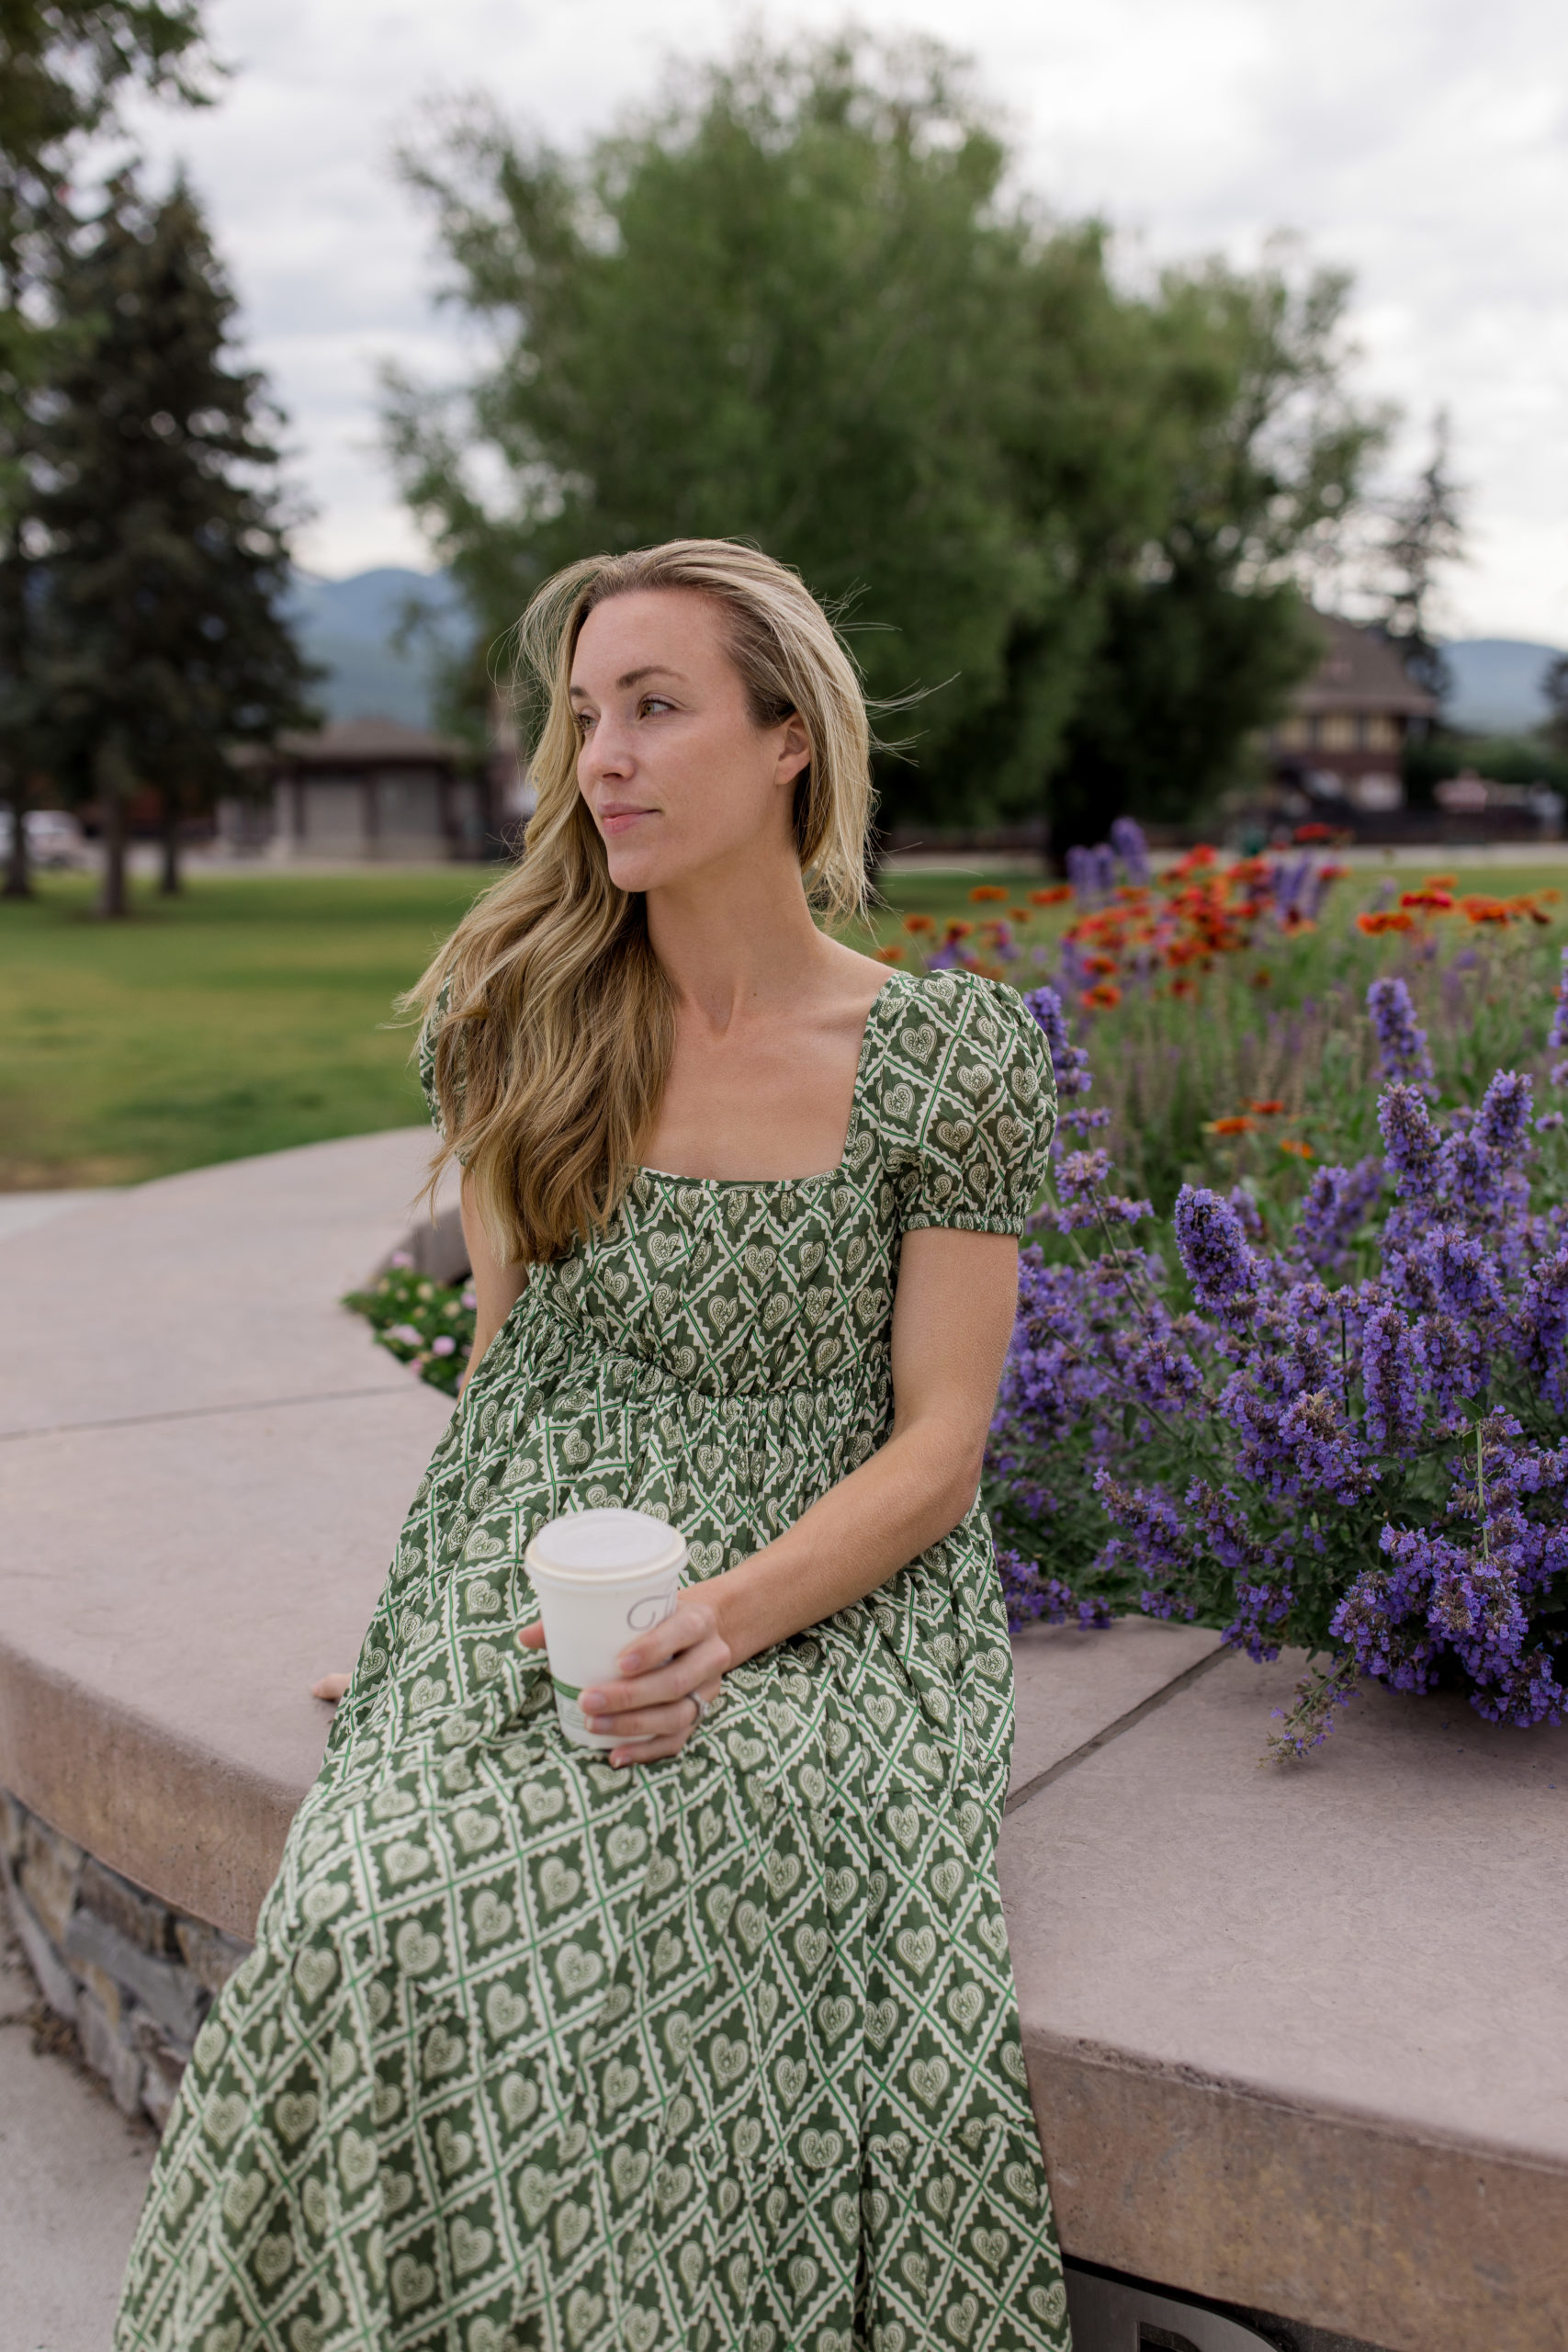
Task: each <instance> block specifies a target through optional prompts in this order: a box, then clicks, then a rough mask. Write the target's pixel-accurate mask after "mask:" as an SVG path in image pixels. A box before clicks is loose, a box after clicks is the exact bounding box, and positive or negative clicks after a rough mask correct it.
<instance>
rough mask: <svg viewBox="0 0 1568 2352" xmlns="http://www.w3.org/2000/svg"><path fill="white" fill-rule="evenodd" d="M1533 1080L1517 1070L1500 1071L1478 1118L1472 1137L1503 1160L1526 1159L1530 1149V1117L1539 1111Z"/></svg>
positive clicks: (1486, 1094) (1483, 1099)
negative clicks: (1532, 1113)
mask: <svg viewBox="0 0 1568 2352" xmlns="http://www.w3.org/2000/svg"><path fill="white" fill-rule="evenodd" d="M1534 1096H1535V1086H1534V1081H1533V1080H1531V1079H1529V1078H1527V1077H1524V1076H1522V1075H1521V1074H1520V1073H1519V1072H1518V1071H1517V1070H1511V1069H1500V1070H1498V1071H1496V1072H1495V1075H1494V1076H1493V1079H1492V1080H1491V1083H1490V1084H1489V1085H1488V1087H1487V1089H1486V1091H1485V1093H1484V1094H1483V1096H1482V1098H1481V1108H1480V1110H1479V1111H1478V1112H1477V1113H1476V1114H1475V1125H1474V1128H1473V1129H1472V1133H1473V1134H1474V1136H1475V1138H1476V1140H1477V1142H1478V1143H1481V1144H1483V1145H1484V1146H1485V1147H1486V1148H1487V1150H1489V1151H1495V1153H1496V1154H1497V1157H1498V1158H1499V1159H1502V1160H1505V1161H1517V1160H1519V1159H1523V1158H1524V1156H1525V1154H1526V1152H1528V1151H1529V1148H1530V1114H1531V1112H1532V1111H1533V1110H1534V1108H1535V1101H1534Z"/></svg>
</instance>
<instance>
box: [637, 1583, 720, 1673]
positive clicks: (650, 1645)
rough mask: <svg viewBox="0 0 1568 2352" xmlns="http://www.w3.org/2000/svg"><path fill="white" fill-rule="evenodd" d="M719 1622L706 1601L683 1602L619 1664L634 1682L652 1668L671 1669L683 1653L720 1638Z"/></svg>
mask: <svg viewBox="0 0 1568 2352" xmlns="http://www.w3.org/2000/svg"><path fill="white" fill-rule="evenodd" d="M717 1630H718V1621H717V1620H716V1617H715V1615H714V1612H713V1609H712V1607H711V1605H710V1604H709V1603H708V1602H707V1601H705V1600H683V1601H682V1603H681V1605H680V1607H679V1608H678V1609H676V1610H674V1611H672V1612H671V1615H670V1616H668V1617H666V1618H665V1620H664V1622H663V1623H662V1624H660V1625H655V1626H653V1627H651V1628H650V1629H649V1632H648V1633H646V1634H639V1636H638V1638H637V1640H636V1641H635V1642H632V1643H629V1644H628V1645H627V1646H626V1648H625V1649H624V1650H623V1651H622V1652H621V1654H620V1657H618V1658H617V1659H616V1660H615V1664H616V1666H617V1667H618V1668H620V1671H621V1673H622V1675H623V1677H624V1678H625V1679H626V1680H628V1681H629V1680H630V1679H632V1678H633V1677H634V1676H635V1675H638V1674H647V1673H649V1671H650V1670H651V1669H652V1668H656V1667H660V1666H667V1665H668V1664H669V1663H670V1660H671V1658H672V1657H679V1655H680V1654H681V1652H682V1650H689V1649H694V1648H695V1646H696V1645H697V1644H698V1643H699V1642H705V1641H711V1640H712V1639H714V1638H715V1636H716V1633H717Z"/></svg>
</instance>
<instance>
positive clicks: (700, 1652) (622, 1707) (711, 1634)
mask: <svg viewBox="0 0 1568 2352" xmlns="http://www.w3.org/2000/svg"><path fill="white" fill-rule="evenodd" d="M518 1639H519V1640H520V1641H521V1642H522V1644H523V1646H524V1648H525V1649H529V1650H542V1649H543V1648H544V1646H545V1629H544V1627H543V1625H541V1624H537V1623H536V1624H533V1625H527V1626H525V1628H524V1630H523V1632H522V1633H521V1634H519V1636H518ZM615 1663H616V1665H617V1667H618V1668H620V1679H619V1680H617V1681H614V1682H601V1683H598V1684H596V1685H595V1686H594V1687H593V1688H592V1690H588V1691H583V1693H582V1695H581V1700H580V1701H579V1704H580V1705H581V1709H582V1712H583V1713H584V1714H585V1715H586V1716H587V1718H588V1728H589V1729H590V1731H597V1732H614V1733H616V1734H618V1735H620V1736H621V1738H622V1740H623V1742H624V1744H623V1745H619V1746H617V1747H613V1748H611V1749H610V1750H609V1761H610V1762H611V1763H612V1764H651V1763H652V1762H653V1760H654V1758H655V1757H659V1756H678V1755H679V1754H680V1752H681V1750H682V1747H685V1745H686V1742H687V1741H688V1740H689V1739H690V1738H691V1736H692V1734H693V1733H694V1731H695V1729H696V1727H697V1724H698V1723H699V1722H700V1721H701V1719H702V1714H703V1712H704V1710H703V1709H699V1708H697V1707H694V1705H693V1704H692V1699H693V1695H694V1694H695V1696H696V1697H698V1698H699V1699H702V1700H703V1701H704V1702H705V1704H706V1706H709V1707H711V1706H712V1704H713V1702H714V1701H715V1700H716V1698H717V1696H718V1690H719V1684H720V1683H721V1682H722V1680H723V1679H724V1676H725V1672H726V1669H727V1668H728V1666H729V1663H730V1655H729V1645H728V1642H726V1641H725V1639H724V1637H723V1635H722V1634H720V1632H719V1630H718V1617H717V1613H716V1611H715V1609H714V1607H713V1604H712V1603H711V1601H707V1600H703V1599H702V1597H701V1595H700V1594H699V1593H695V1592H689V1593H687V1594H686V1595H684V1597H683V1598H682V1600H681V1601H680V1602H679V1603H678V1604H677V1606H676V1607H675V1609H674V1610H672V1611H671V1614H670V1615H669V1616H668V1617H666V1618H665V1620H664V1622H663V1623H662V1624H660V1625H655V1626H654V1627H653V1629H652V1630H651V1632H649V1633H647V1634H638V1636H637V1640H636V1641H635V1642H631V1643H628V1645H626V1648H625V1649H624V1650H623V1651H622V1652H621V1654H620V1657H618V1658H617V1659H616V1661H615Z"/></svg>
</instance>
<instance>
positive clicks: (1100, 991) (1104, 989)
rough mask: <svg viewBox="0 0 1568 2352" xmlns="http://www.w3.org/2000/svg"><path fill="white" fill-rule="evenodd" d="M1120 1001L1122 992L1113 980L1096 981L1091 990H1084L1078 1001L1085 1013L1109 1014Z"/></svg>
mask: <svg viewBox="0 0 1568 2352" xmlns="http://www.w3.org/2000/svg"><path fill="white" fill-rule="evenodd" d="M1121 1001H1122V991H1121V989H1119V988H1118V987H1117V986H1116V983H1115V982H1114V980H1097V981H1096V982H1095V984H1094V986H1093V988H1091V989H1085V990H1084V992H1083V994H1082V996H1080V997H1079V999H1078V1002H1079V1003H1080V1004H1081V1005H1082V1006H1083V1008H1084V1010H1085V1011H1086V1012H1111V1010H1112V1008H1113V1007H1114V1006H1116V1005H1118V1004H1120V1003H1121Z"/></svg>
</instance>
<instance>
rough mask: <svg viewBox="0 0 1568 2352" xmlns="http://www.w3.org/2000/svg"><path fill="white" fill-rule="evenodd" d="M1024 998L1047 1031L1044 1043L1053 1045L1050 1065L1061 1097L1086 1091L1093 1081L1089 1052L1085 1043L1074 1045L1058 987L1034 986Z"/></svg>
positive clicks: (1029, 1008)
mask: <svg viewBox="0 0 1568 2352" xmlns="http://www.w3.org/2000/svg"><path fill="white" fill-rule="evenodd" d="M1023 1001H1024V1006H1025V1009H1026V1011H1028V1012H1030V1013H1031V1014H1032V1016H1033V1018H1034V1020H1035V1022H1036V1023H1037V1024H1038V1025H1039V1027H1040V1028H1041V1029H1042V1030H1043V1032H1044V1035H1045V1043H1046V1044H1047V1045H1048V1046H1050V1048H1051V1067H1052V1068H1053V1069H1054V1070H1055V1073H1056V1092H1057V1095H1058V1097H1059V1098H1060V1097H1066V1096H1068V1095H1073V1094H1087V1093H1088V1092H1089V1088H1090V1087H1091V1086H1092V1085H1093V1084H1094V1078H1093V1074H1092V1073H1091V1071H1090V1069H1089V1055H1088V1053H1087V1052H1086V1051H1085V1049H1084V1047H1083V1046H1075V1045H1074V1044H1073V1041H1072V1039H1071V1037H1070V1036H1069V1035H1068V1034H1067V1016H1066V1011H1065V1010H1064V1008H1063V1004H1062V1000H1061V998H1060V997H1059V996H1058V995H1057V993H1056V991H1055V989H1053V988H1038V989H1030V991H1029V993H1028V995H1027V996H1026V997H1025V998H1024V1000H1023Z"/></svg>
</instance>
